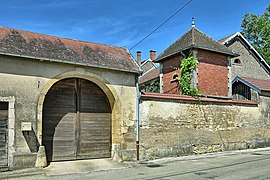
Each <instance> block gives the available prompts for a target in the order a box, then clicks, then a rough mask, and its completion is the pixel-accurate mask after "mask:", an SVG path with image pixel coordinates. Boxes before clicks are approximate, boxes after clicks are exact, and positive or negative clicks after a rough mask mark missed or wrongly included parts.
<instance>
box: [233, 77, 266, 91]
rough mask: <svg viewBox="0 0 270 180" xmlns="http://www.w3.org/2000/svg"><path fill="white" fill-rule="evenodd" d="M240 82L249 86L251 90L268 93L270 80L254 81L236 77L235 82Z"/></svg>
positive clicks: (253, 79) (248, 78)
mask: <svg viewBox="0 0 270 180" xmlns="http://www.w3.org/2000/svg"><path fill="white" fill-rule="evenodd" d="M237 80H240V81H241V82H242V83H244V84H246V85H248V86H250V87H251V88H252V87H254V89H258V90H260V91H270V79H269V80H262V79H255V78H250V77H239V76H238V77H236V78H235V80H234V81H233V82H235V81H237Z"/></svg>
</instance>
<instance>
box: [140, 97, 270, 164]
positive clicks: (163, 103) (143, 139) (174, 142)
mask: <svg viewBox="0 0 270 180" xmlns="http://www.w3.org/2000/svg"><path fill="white" fill-rule="evenodd" d="M149 94H150V93H149ZM149 94H148V95H143V97H142V101H141V104H140V144H141V154H142V156H143V157H144V158H145V159H155V158H160V157H168V156H181V155H188V154H201V153H210V152H218V151H226V150H240V149H248V148H258V147H267V146H270V119H269V113H270V110H269V109H267V106H265V105H264V104H265V103H266V102H269V101H270V97H263V98H261V100H262V102H260V103H259V105H256V103H253V102H251V101H239V100H238V101H236V100H210V99H202V100H201V101H198V100H196V99H194V98H192V97H188V96H180V95H166V94H155V95H153V94H154V93H152V94H151V95H149ZM160 96H167V97H160Z"/></svg>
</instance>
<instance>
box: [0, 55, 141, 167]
mask: <svg viewBox="0 0 270 180" xmlns="http://www.w3.org/2000/svg"><path fill="white" fill-rule="evenodd" d="M135 76H136V74H134V73H129V72H121V71H114V70H105V69H101V68H91V67H83V66H76V65H68V64H63V63H55V62H48V61H39V60H36V59H35V60H33V59H25V58H13V57H9V56H0V84H1V86H0V97H14V98H15V104H14V106H15V108H14V110H15V117H16V118H15V126H14V129H15V135H14V148H15V152H14V153H13V155H14V163H13V165H11V166H13V167H14V168H17V167H18V168H19V166H21V167H23V166H32V165H33V166H34V165H35V162H32V161H34V159H35V154H36V152H37V149H38V146H39V145H41V142H42V108H43V101H44V98H45V95H46V93H47V92H48V90H49V89H50V87H51V86H52V85H53V84H54V83H55V82H57V81H59V80H61V79H64V78H69V77H76V78H83V79H87V80H90V81H92V82H94V83H96V84H97V85H98V86H100V88H101V89H102V90H103V91H104V92H105V94H106V95H107V97H108V99H109V101H110V104H111V107H112V149H113V150H112V157H113V158H115V159H119V158H120V159H121V152H120V151H121V150H126V149H135V139H134V141H133V139H130V138H125V136H128V137H130V134H132V137H134V138H135V134H134V132H135V131H134V130H133V128H134V127H135V124H134V123H135V109H136V107H135V106H136V105H135V104H136V88H135ZM21 122H31V124H32V131H31V132H30V133H25V132H22V131H21ZM115 147H116V148H115ZM27 155H29V157H30V156H31V157H32V158H29V159H27V158H24V160H23V161H25V163H24V162H20V163H19V162H18V161H20V160H21V159H23V157H26V156H27ZM15 157H17V159H18V161H16V158H15Z"/></svg>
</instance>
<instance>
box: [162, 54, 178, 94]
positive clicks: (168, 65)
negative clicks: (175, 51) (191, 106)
mask: <svg viewBox="0 0 270 180" xmlns="http://www.w3.org/2000/svg"><path fill="white" fill-rule="evenodd" d="M181 58H182V57H181V56H175V57H171V58H168V59H167V60H166V61H163V62H162V64H163V69H162V72H163V77H162V81H163V87H162V89H163V93H167V94H179V84H178V83H177V82H171V80H173V76H174V75H178V77H180V71H179V68H180V64H181Z"/></svg>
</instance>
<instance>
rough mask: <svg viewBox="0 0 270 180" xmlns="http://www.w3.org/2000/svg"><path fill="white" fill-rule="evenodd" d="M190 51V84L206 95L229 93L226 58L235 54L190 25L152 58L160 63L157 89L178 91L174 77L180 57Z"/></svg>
mask: <svg viewBox="0 0 270 180" xmlns="http://www.w3.org/2000/svg"><path fill="white" fill-rule="evenodd" d="M190 54H193V56H194V57H195V58H196V60H197V68H196V70H194V72H193V73H192V82H191V85H192V86H193V87H194V88H197V89H198V90H199V91H200V92H201V93H202V94H205V95H207V96H214V97H231V90H232V89H231V84H230V82H231V78H230V76H231V63H230V59H231V58H232V57H236V56H238V55H237V54H236V53H234V52H232V51H231V50H229V49H228V48H227V47H226V46H224V45H222V44H220V43H219V42H217V41H215V40H214V39H212V38H211V37H209V36H207V35H206V34H204V33H203V32H201V31H200V30H198V29H197V28H195V26H194V25H193V26H192V28H191V29H190V30H188V31H187V32H186V33H185V34H184V35H183V36H181V37H180V38H179V39H178V40H176V41H175V42H174V43H173V44H172V45H171V46H169V47H168V48H167V49H166V50H165V51H164V52H162V53H161V54H160V55H159V56H158V57H157V59H156V62H159V63H160V64H161V65H160V67H161V75H160V77H161V78H160V84H161V93H169V94H179V88H180V87H179V84H178V82H177V81H175V80H174V79H175V78H176V77H179V76H180V71H179V68H180V64H181V59H183V58H184V57H185V56H188V55H190Z"/></svg>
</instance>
